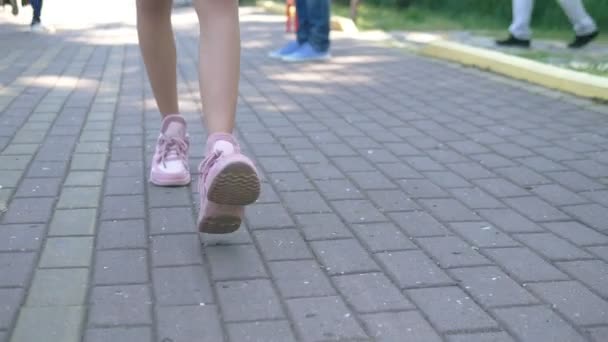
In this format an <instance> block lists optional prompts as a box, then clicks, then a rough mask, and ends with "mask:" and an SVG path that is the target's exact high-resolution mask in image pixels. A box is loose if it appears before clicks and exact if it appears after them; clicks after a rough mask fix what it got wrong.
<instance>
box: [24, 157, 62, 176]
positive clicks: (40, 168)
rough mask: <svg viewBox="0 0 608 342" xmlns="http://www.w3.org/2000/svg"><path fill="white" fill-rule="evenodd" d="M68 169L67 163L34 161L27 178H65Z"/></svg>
mask: <svg viewBox="0 0 608 342" xmlns="http://www.w3.org/2000/svg"><path fill="white" fill-rule="evenodd" d="M66 169H67V162H62V161H58V162H53V161H39V160H34V161H33V162H32V164H31V165H30V167H29V169H28V171H27V174H26V177H31V178H36V177H44V178H50V177H63V175H64V174H65V171H66Z"/></svg>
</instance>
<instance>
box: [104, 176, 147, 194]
mask: <svg viewBox="0 0 608 342" xmlns="http://www.w3.org/2000/svg"><path fill="white" fill-rule="evenodd" d="M143 182H144V180H142V179H141V178H138V177H110V178H108V179H107V180H106V184H105V194H106V195H136V194H142V193H143V192H144V184H143Z"/></svg>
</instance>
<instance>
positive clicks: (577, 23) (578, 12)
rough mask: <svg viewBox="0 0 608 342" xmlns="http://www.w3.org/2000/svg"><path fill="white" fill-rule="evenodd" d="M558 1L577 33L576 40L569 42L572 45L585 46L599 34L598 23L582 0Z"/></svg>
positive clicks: (576, 46)
mask: <svg viewBox="0 0 608 342" xmlns="http://www.w3.org/2000/svg"><path fill="white" fill-rule="evenodd" d="M558 2H559V4H560V6H561V7H562V9H563V10H564V12H565V13H566V16H568V19H569V20H570V23H572V27H573V29H574V32H575V34H576V37H575V39H574V41H572V42H571V43H570V44H569V46H570V47H572V48H579V47H583V46H585V45H587V44H588V43H589V42H590V41H592V40H593V39H594V38H595V37H597V35H598V34H599V31H598V29H597V25H596V24H595V21H594V20H593V18H591V16H589V13H587V10H586V9H585V6H584V5H583V1H582V0H558Z"/></svg>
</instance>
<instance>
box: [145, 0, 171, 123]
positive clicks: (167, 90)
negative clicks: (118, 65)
mask: <svg viewBox="0 0 608 342" xmlns="http://www.w3.org/2000/svg"><path fill="white" fill-rule="evenodd" d="M172 5H173V1H172V0H137V34H138V36H139V47H140V49H141V53H142V56H143V58H144V63H145V64H146V70H147V71H148V78H149V79H150V84H151V85H152V91H153V92H154V97H155V98H156V103H157V105H158V109H159V110H160V112H161V114H162V116H163V117H164V116H167V115H170V114H176V113H179V107H178V103H177V70H176V69H177V67H176V63H177V62H176V52H175V41H174V39H173V29H172V27H171V8H172Z"/></svg>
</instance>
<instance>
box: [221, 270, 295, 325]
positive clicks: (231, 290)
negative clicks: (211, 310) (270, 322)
mask: <svg viewBox="0 0 608 342" xmlns="http://www.w3.org/2000/svg"><path fill="white" fill-rule="evenodd" d="M215 285H216V290H217V294H218V299H219V303H220V307H221V308H222V314H223V317H224V319H225V320H226V321H227V322H231V321H242V320H265V319H278V318H283V317H284V313H283V309H282V308H281V305H280V301H279V297H278V296H277V295H276V293H275V291H274V289H273V287H272V283H271V282H270V281H269V280H266V279H258V280H244V281H230V282H218V283H216V284H215Z"/></svg>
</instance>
